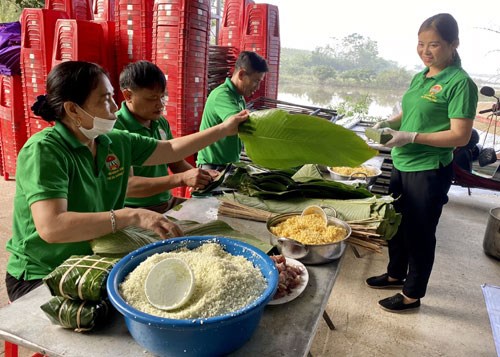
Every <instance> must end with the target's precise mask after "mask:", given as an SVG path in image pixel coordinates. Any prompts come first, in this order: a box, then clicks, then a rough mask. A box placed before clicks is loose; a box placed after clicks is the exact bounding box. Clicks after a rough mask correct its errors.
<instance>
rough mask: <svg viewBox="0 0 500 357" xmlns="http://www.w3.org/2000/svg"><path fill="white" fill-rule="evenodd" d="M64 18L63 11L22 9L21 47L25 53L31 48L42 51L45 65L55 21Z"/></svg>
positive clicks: (49, 59) (49, 53)
mask: <svg viewBox="0 0 500 357" xmlns="http://www.w3.org/2000/svg"><path fill="white" fill-rule="evenodd" d="M66 18H68V15H67V14H66V13H65V12H63V11H56V10H47V9H29V8H25V9H23V11H22V13H21V49H22V50H25V52H27V53H30V51H31V50H38V51H42V55H43V56H42V58H43V60H44V61H45V63H44V64H45V65H46V66H47V64H49V63H50V61H51V57H52V46H53V43H54V30H55V24H56V21H57V20H58V19H66ZM28 50H29V51H28ZM49 67H50V66H49Z"/></svg>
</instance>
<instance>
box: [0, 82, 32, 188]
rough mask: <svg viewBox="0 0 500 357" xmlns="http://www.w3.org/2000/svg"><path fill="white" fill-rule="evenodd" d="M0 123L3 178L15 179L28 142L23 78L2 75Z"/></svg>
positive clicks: (0, 84) (0, 83)
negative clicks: (22, 152) (19, 156)
mask: <svg viewBox="0 0 500 357" xmlns="http://www.w3.org/2000/svg"><path fill="white" fill-rule="evenodd" d="M0 121H1V133H2V135H1V142H2V158H3V176H4V178H5V179H9V178H14V177H15V174H16V159H17V155H18V153H19V150H21V148H22V146H23V145H24V143H25V142H26V140H27V132H26V128H25V120H24V105H23V92H22V84H21V76H4V75H0Z"/></svg>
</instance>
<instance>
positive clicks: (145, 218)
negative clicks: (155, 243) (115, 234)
mask: <svg viewBox="0 0 500 357" xmlns="http://www.w3.org/2000/svg"><path fill="white" fill-rule="evenodd" d="M135 210H136V214H137V217H138V218H139V222H138V224H137V225H138V226H139V227H141V228H146V229H150V230H152V231H154V232H155V233H156V234H158V235H159V236H160V238H162V239H168V238H173V237H181V236H183V235H184V232H183V231H182V229H181V228H180V227H179V226H178V225H177V224H175V223H174V222H172V221H170V220H169V219H168V218H166V217H165V216H163V215H162V214H161V213H157V212H153V211H149V210H147V209H142V208H137V209H135Z"/></svg>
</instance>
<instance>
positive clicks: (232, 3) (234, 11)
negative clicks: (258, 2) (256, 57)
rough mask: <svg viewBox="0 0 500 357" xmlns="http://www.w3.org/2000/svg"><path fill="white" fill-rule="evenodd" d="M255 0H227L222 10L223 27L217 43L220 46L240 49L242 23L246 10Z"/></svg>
mask: <svg viewBox="0 0 500 357" xmlns="http://www.w3.org/2000/svg"><path fill="white" fill-rule="evenodd" d="M251 4H254V2H253V1H247V0H226V1H225V2H224V9H223V12H222V21H221V27H220V30H219V38H218V39H217V44H218V45H220V46H235V47H237V48H238V49H239V47H240V45H239V43H240V40H241V36H242V34H243V30H244V28H243V26H242V24H243V23H244V21H245V15H246V10H247V8H248V6H249V5H251Z"/></svg>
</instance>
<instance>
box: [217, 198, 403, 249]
mask: <svg viewBox="0 0 500 357" xmlns="http://www.w3.org/2000/svg"><path fill="white" fill-rule="evenodd" d="M218 199H219V200H221V201H224V200H225V201H236V202H238V203H240V204H243V205H245V206H248V207H252V208H257V209H261V210H265V211H268V212H272V213H277V214H279V213H291V212H299V211H302V210H303V209H304V208H306V207H307V206H311V205H317V206H322V207H332V208H334V209H335V211H336V212H337V216H338V218H340V219H343V220H345V221H362V220H368V219H370V220H373V221H374V222H373V223H371V224H370V226H373V227H374V228H376V231H377V233H378V234H380V235H381V236H382V238H383V239H385V240H389V239H391V238H392V237H393V236H394V235H395V234H396V232H397V230H398V227H399V224H400V223H401V214H399V213H397V212H396V211H395V209H394V206H393V204H392V203H393V202H394V198H393V197H391V196H381V197H376V196H372V197H368V198H363V199H350V200H335V199H324V198H292V199H289V200H286V201H282V200H275V199H261V198H258V197H249V196H247V195H243V194H239V193H231V194H225V195H224V196H222V197H219V198H218ZM327 213H328V210H327Z"/></svg>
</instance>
